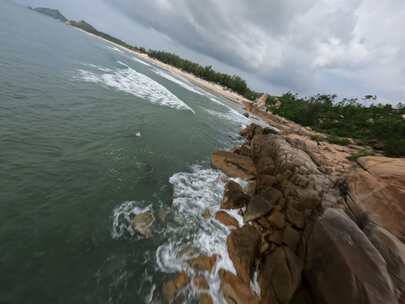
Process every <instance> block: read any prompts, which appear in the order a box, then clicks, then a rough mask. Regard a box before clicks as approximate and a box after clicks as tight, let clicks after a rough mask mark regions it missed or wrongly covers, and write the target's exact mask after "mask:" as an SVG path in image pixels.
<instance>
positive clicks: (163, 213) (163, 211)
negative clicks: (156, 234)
mask: <svg viewBox="0 0 405 304" xmlns="http://www.w3.org/2000/svg"><path fill="white" fill-rule="evenodd" d="M169 213H170V210H168V209H166V208H161V209H160V210H159V213H158V217H159V219H160V221H162V222H165V221H166V218H167V216H168V215H169Z"/></svg>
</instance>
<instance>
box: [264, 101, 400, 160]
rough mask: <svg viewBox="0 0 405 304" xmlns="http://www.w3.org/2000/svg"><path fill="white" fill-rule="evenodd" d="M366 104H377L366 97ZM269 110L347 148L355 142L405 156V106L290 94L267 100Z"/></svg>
mask: <svg viewBox="0 0 405 304" xmlns="http://www.w3.org/2000/svg"><path fill="white" fill-rule="evenodd" d="M365 100H373V101H374V100H375V97H374V96H371V95H370V96H366V98H365ZM267 107H268V110H269V111H271V112H273V113H275V114H278V115H280V116H283V117H285V118H287V119H290V120H292V121H294V122H296V123H299V124H301V125H303V126H307V127H311V128H313V129H314V130H316V131H319V132H325V133H327V134H329V135H330V136H328V138H327V140H328V141H331V142H335V143H339V144H347V143H348V140H347V139H344V138H345V137H346V138H347V137H350V138H354V139H357V140H360V141H362V142H363V143H365V144H368V145H371V146H373V147H375V148H382V149H383V150H384V152H385V153H386V154H387V155H389V156H405V119H404V115H405V105H403V104H399V105H398V106H396V107H393V106H392V105H383V104H370V105H363V104H361V103H360V102H359V101H358V100H357V99H343V100H340V101H339V100H337V96H336V95H316V96H313V97H309V98H300V97H298V96H297V95H295V94H292V93H287V94H284V95H283V96H281V97H274V96H271V97H269V98H268V100H267ZM342 138H343V139H342Z"/></svg>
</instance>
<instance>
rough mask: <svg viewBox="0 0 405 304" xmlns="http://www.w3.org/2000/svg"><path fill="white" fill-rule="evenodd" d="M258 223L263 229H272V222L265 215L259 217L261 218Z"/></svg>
mask: <svg viewBox="0 0 405 304" xmlns="http://www.w3.org/2000/svg"><path fill="white" fill-rule="evenodd" d="M257 223H258V224H259V225H260V226H261V227H262V228H263V229H265V230H270V229H271V224H270V222H269V221H268V220H267V219H266V218H264V217H262V218H259V219H258V220H257Z"/></svg>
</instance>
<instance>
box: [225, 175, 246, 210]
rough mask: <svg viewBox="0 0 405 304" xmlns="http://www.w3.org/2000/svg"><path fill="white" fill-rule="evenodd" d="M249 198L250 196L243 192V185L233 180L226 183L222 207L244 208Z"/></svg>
mask: <svg viewBox="0 0 405 304" xmlns="http://www.w3.org/2000/svg"><path fill="white" fill-rule="evenodd" d="M249 199H250V197H249V196H248V195H247V194H245V193H244V192H243V190H242V187H241V186H240V185H239V184H238V183H236V182H234V181H232V180H231V181H229V182H227V183H226V185H225V189H224V197H223V199H222V202H221V209H240V208H243V207H245V206H246V205H247V203H248V202H249Z"/></svg>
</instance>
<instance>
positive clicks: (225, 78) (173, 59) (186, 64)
mask: <svg viewBox="0 0 405 304" xmlns="http://www.w3.org/2000/svg"><path fill="white" fill-rule="evenodd" d="M68 24H69V25H72V26H75V27H77V28H80V29H82V30H83V31H86V32H89V33H91V34H94V35H96V36H99V37H101V38H104V39H106V40H108V41H111V42H113V43H116V44H118V45H121V46H123V47H125V48H127V49H130V50H133V51H137V52H141V53H145V54H148V55H149V56H150V57H152V58H155V59H157V60H159V61H161V62H163V63H166V64H169V65H171V66H174V67H176V68H179V69H181V70H183V71H185V72H188V73H191V74H193V75H195V76H197V77H200V78H202V79H205V80H207V81H211V82H214V83H217V84H219V85H222V86H224V87H226V88H228V89H230V90H232V91H234V92H236V93H239V94H240V95H242V96H244V97H246V98H248V99H250V100H255V99H256V98H257V97H258V96H259V94H258V93H256V92H254V91H252V90H251V89H249V87H248V86H247V84H246V81H245V80H243V79H242V78H240V77H239V76H237V75H233V76H231V75H228V74H224V73H220V72H216V71H215V70H214V69H213V68H212V66H205V67H204V66H201V65H199V64H198V63H194V62H192V61H189V60H187V59H183V58H181V57H179V56H178V55H176V54H172V53H169V52H163V51H155V50H149V51H146V50H145V49H144V48H142V47H135V46H132V45H129V44H127V43H126V42H124V41H122V40H120V39H118V38H115V37H113V36H110V35H108V34H106V33H103V32H100V31H98V30H97V29H95V28H94V27H93V26H91V25H90V24H88V23H87V22H85V21H79V22H77V21H69V22H68Z"/></svg>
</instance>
